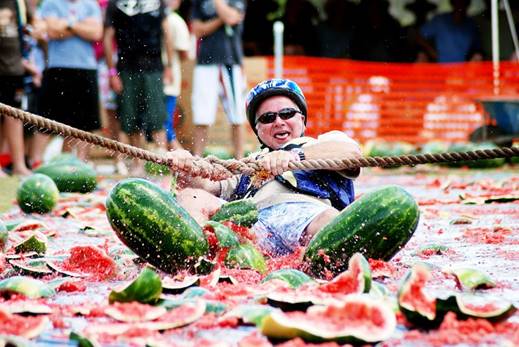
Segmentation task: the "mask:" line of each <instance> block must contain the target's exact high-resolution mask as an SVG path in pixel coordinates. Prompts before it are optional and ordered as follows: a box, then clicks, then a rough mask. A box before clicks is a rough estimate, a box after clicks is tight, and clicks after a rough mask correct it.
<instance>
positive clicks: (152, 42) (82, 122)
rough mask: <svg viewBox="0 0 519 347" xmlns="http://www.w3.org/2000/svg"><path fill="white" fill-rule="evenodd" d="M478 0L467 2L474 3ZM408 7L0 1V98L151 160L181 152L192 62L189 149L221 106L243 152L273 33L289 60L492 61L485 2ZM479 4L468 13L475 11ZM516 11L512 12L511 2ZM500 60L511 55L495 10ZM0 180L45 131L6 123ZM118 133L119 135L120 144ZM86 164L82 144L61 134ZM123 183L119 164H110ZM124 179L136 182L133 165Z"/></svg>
mask: <svg viewBox="0 0 519 347" xmlns="http://www.w3.org/2000/svg"><path fill="white" fill-rule="evenodd" d="M473 1H476V0H473ZM437 3H438V1H436V2H434V1H432V0H431V1H428V0H415V1H409V2H407V3H406V5H405V8H403V10H404V11H405V12H406V13H408V14H410V15H411V18H412V20H411V21H407V23H405V24H406V25H403V24H402V22H403V21H402V20H401V18H398V16H395V15H394V14H392V13H391V9H390V3H389V2H388V1H386V0H362V1H353V0H351V1H350V0H323V1H311V0H184V1H181V0H41V1H38V0H0V102H2V103H5V104H8V105H12V106H15V107H19V108H23V109H25V110H28V111H30V112H33V113H37V114H41V115H43V116H45V117H48V118H51V119H54V120H57V121H60V122H63V123H65V124H68V125H71V126H74V127H76V128H79V129H82V130H85V131H97V130H99V129H100V128H101V119H103V121H104V124H103V127H104V128H105V129H106V130H107V135H109V136H110V137H111V138H114V139H116V140H119V139H121V138H122V139H124V140H127V141H128V142H129V143H130V144H132V145H135V146H139V147H144V146H148V147H150V148H151V149H153V150H156V151H166V150H170V149H178V148H181V145H180V143H179V142H178V140H177V139H176V134H175V129H174V124H173V116H174V113H175V109H176V104H177V99H178V97H179V96H180V94H181V81H182V70H181V62H182V60H185V59H189V58H190V57H193V58H194V59H196V66H195V68H194V72H193V91H192V100H191V106H192V110H193V124H194V128H193V129H194V130H193V132H194V134H193V138H194V143H193V147H192V152H193V154H195V155H202V153H203V151H204V147H205V145H206V143H207V136H208V129H209V128H210V127H211V125H213V124H214V122H215V115H216V112H217V106H218V101H219V100H220V101H221V103H222V106H223V109H224V111H225V114H226V116H227V118H228V120H229V122H230V124H231V130H232V132H231V137H230V139H231V143H232V144H233V147H232V148H233V150H234V156H235V157H236V158H240V157H242V155H243V141H244V139H243V138H244V136H243V124H244V121H245V115H244V100H243V94H244V93H243V92H244V90H245V88H246V78H245V76H244V72H243V68H242V63H243V57H244V56H256V55H272V54H273V35H272V25H273V23H274V22H275V21H278V20H279V21H282V22H283V23H284V51H285V54H287V55H307V56H320V57H329V58H348V59H355V60H362V61H379V62H438V63H450V62H462V61H469V60H474V61H478V60H488V59H490V57H491V37H490V32H491V30H490V0H485V1H483V0H481V1H479V3H481V4H484V6H482V8H481V11H480V12H479V13H478V14H476V15H474V16H469V7H470V5H471V0H450V5H451V6H450V7H451V11H450V12H442V13H440V11H439V10H440V9H439V7H438V6H437ZM472 5H474V4H472ZM510 5H511V7H512V10H513V12H514V13H517V12H518V11H519V3H518V2H517V1H510ZM499 15H500V19H501V20H500V28H499V29H500V32H501V37H502V39H501V42H500V50H501V52H500V56H501V58H502V59H507V60H508V59H516V58H517V57H515V56H514V47H513V45H512V39H511V35H510V30H509V28H508V24H507V21H506V16H505V14H504V11H502V10H501V11H500V14H499ZM0 134H1V135H0V154H2V153H3V155H2V157H0V159H1V161H0V164H2V166H3V167H4V168H3V171H0V175H3V174H5V173H4V171H5V172H8V173H12V174H17V175H27V174H29V173H30V170H31V169H33V168H35V167H37V166H38V165H39V164H40V163H41V161H42V159H43V153H44V151H45V148H46V146H47V144H48V142H49V136H48V135H46V134H45V133H44V132H39V131H38V130H37V129H33V128H30V127H25V129H24V127H23V125H22V124H21V123H20V122H19V121H16V120H14V119H10V118H9V117H3V119H1V129H0ZM121 135H124V136H123V137H121ZM63 150H64V151H74V152H75V153H76V154H77V155H78V156H79V157H80V158H82V159H88V155H89V147H88V146H87V145H85V144H82V143H80V142H78V141H76V140H74V139H70V138H69V139H65V141H64V143H63ZM114 160H115V165H116V168H117V170H118V171H119V172H120V173H122V174H125V173H127V168H126V166H125V163H124V162H123V161H122V160H119V159H118V158H116V159H114ZM131 172H132V174H135V175H139V174H142V173H143V171H142V163H140V162H137V161H134V162H133V163H132V167H131Z"/></svg>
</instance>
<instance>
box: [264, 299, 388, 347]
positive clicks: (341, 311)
mask: <svg viewBox="0 0 519 347" xmlns="http://www.w3.org/2000/svg"><path fill="white" fill-rule="evenodd" d="M358 312H363V314H362V315H359V314H358ZM355 315H356V316H355ZM370 319H371V320H370ZM338 320H343V321H341V322H340V323H338ZM374 320H375V321H374ZM370 322H371V324H369V323H370ZM395 328H396V316H395V314H394V313H393V312H392V310H391V308H390V307H389V306H388V305H387V304H386V303H385V302H383V301H381V300H378V299H374V298H371V297H369V296H368V295H366V294H352V295H349V296H347V297H345V298H344V300H343V301H341V302H340V303H335V304H331V305H327V306H312V307H310V308H308V310H307V311H306V313H302V312H288V313H286V312H282V311H274V312H272V313H271V314H270V315H268V316H266V317H265V318H264V319H263V321H262V324H261V327H260V330H261V332H262V333H263V334H264V335H265V336H267V337H269V338H273V339H282V340H287V339H292V338H296V337H300V338H302V339H303V340H305V341H308V342H325V341H335V342H338V343H376V342H379V341H384V340H387V339H388V338H390V337H391V336H392V335H393V333H394V331H395Z"/></svg>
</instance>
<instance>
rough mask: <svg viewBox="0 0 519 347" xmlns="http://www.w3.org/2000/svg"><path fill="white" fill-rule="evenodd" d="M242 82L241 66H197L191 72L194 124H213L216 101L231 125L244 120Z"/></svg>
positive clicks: (243, 86) (243, 84) (243, 83)
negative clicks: (220, 105) (220, 104)
mask: <svg viewBox="0 0 519 347" xmlns="http://www.w3.org/2000/svg"><path fill="white" fill-rule="evenodd" d="M244 92H245V81H244V78H243V73H242V69H241V66H240V65H233V66H232V68H230V69H228V68H227V67H226V66H225V65H197V66H195V69H194V72H193V93H192V95H191V105H192V108H193V124H195V125H212V124H214V121H215V118H216V110H217V106H218V98H220V100H221V101H222V106H223V109H224V111H225V114H226V115H227V118H228V119H229V122H230V123H231V124H243V122H244V121H245V98H244Z"/></svg>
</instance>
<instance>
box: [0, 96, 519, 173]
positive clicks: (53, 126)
mask: <svg viewBox="0 0 519 347" xmlns="http://www.w3.org/2000/svg"><path fill="white" fill-rule="evenodd" d="M0 115H3V116H7V117H12V118H16V119H19V120H21V121H22V122H23V123H25V124H31V125H32V126H33V127H35V128H37V130H38V131H41V132H51V133H54V134H56V135H60V136H63V137H73V138H75V139H78V140H81V141H84V142H88V143H90V144H93V145H98V146H101V147H103V148H106V149H108V150H110V151H111V152H112V153H111V154H113V152H119V153H122V154H124V155H127V156H131V157H133V158H138V159H143V160H147V161H151V162H154V163H157V164H164V165H168V166H169V167H171V168H172V169H176V170H179V168H178V167H174V166H173V164H172V163H171V161H170V160H169V159H168V158H167V156H166V155H165V154H159V153H154V152H151V151H148V150H145V149H142V148H138V147H134V146H131V145H127V144H124V143H122V142H118V141H115V140H111V139H108V138H106V137H103V136H99V135H96V134H93V133H89V132H86V131H83V130H79V129H76V128H73V127H71V126H68V125H65V124H62V123H59V122H56V121H53V120H50V119H47V118H44V117H41V116H38V115H35V114H32V113H29V112H25V111H23V110H20V109H17V108H14V107H11V106H8V105H5V104H2V103H0ZM514 156H519V147H500V148H495V149H484V150H476V151H468V152H451V153H435V154H416V155H399V156H388V157H359V158H349V159H317V160H303V161H300V162H291V163H290V164H289V169H290V170H344V169H355V168H359V167H395V166H402V165H409V166H414V165H419V164H430V163H442V162H456V161H467V160H479V159H495V158H510V157H514ZM259 170H261V167H260V165H259V163H258V162H257V161H256V160H253V159H250V158H245V159H241V160H234V159H230V160H221V159H218V158H216V157H214V156H209V157H207V158H196V159H195V160H194V161H193V166H192V167H191V168H189V169H186V170H184V171H189V174H190V175H191V176H193V177H198V176H199V177H203V178H209V179H212V180H222V179H225V178H228V177H230V176H232V175H235V174H249V175H250V174H254V173H256V172H258V171H259Z"/></svg>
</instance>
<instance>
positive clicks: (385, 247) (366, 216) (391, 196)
mask: <svg viewBox="0 0 519 347" xmlns="http://www.w3.org/2000/svg"><path fill="white" fill-rule="evenodd" d="M419 217H420V211H419V209H418V205H417V203H416V201H415V200H414V199H413V197H412V196H411V195H410V194H409V193H407V192H406V191H405V190H404V189H402V188H400V187H398V186H387V187H384V188H381V189H378V190H375V191H372V192H369V193H366V194H364V195H363V196H362V197H361V198H359V199H358V200H356V201H355V202H353V203H352V204H351V205H349V206H348V207H346V208H345V209H344V210H343V211H342V212H341V213H340V214H339V215H338V216H337V217H336V218H335V219H333V220H332V221H331V222H330V223H329V224H328V225H326V226H325V227H324V228H323V229H321V230H320V231H319V232H318V233H317V234H316V235H315V236H314V237H313V238H312V239H311V240H310V242H309V244H308V246H307V248H306V251H305V256H304V259H305V261H306V262H307V263H308V271H309V272H311V273H312V274H314V275H317V276H323V275H325V272H327V271H331V272H332V274H338V273H340V272H342V271H344V270H346V268H347V264H348V260H349V259H350V257H351V256H352V255H353V254H354V253H356V252H359V253H361V254H363V255H364V256H365V257H366V258H373V259H382V260H389V259H391V257H393V256H394V255H395V254H396V253H397V252H398V251H399V250H400V249H401V248H402V247H403V246H404V245H405V244H406V243H407V241H409V239H410V238H411V236H412V235H413V233H414V231H415V230H416V227H417V226H418V220H419Z"/></svg>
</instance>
